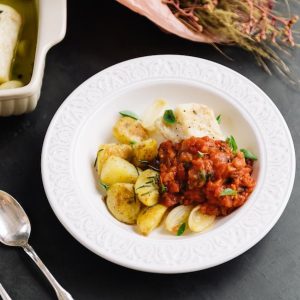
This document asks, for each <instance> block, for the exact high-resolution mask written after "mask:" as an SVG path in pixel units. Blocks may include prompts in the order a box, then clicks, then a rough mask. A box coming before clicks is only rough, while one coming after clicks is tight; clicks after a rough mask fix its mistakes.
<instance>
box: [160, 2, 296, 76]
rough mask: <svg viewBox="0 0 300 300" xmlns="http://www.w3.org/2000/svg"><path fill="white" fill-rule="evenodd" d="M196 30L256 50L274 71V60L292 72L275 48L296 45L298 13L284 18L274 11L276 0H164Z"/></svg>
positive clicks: (277, 65)
mask: <svg viewBox="0 0 300 300" xmlns="http://www.w3.org/2000/svg"><path fill="white" fill-rule="evenodd" d="M162 2H163V3H165V4H167V5H168V7H169V8H170V9H171V11H172V12H173V14H174V15H175V16H176V17H177V18H178V19H179V20H180V21H181V22H183V23H184V24H185V25H186V26H187V27H188V28H189V29H190V30H192V31H193V32H195V33H201V34H205V35H207V36H209V37H211V38H212V39H213V40H214V41H216V43H221V44H231V45H237V46H240V47H242V48H244V49H246V50H248V51H250V52H252V53H253V54H254V55H255V57H256V59H257V61H258V63H259V64H260V65H261V66H262V67H263V68H264V69H265V70H266V71H268V72H269V73H270V70H269V68H268V66H267V63H266V62H267V61H271V62H273V63H274V64H275V66H276V67H277V68H279V69H280V71H281V72H283V73H284V74H285V75H287V76H289V77H290V72H289V69H288V67H287V66H286V64H285V63H284V61H283V60H282V59H281V58H280V56H279V55H278V54H277V53H276V52H275V50H274V49H276V48H277V49H279V50H282V51H285V48H287V47H294V46H295V41H294V37H293V32H292V27H293V25H294V24H295V23H296V22H297V21H298V16H293V17H289V18H284V17H282V16H280V15H279V14H277V13H275V12H274V6H275V2H274V0H162Z"/></svg>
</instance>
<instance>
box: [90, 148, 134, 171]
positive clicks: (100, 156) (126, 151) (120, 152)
mask: <svg viewBox="0 0 300 300" xmlns="http://www.w3.org/2000/svg"><path fill="white" fill-rule="evenodd" d="M112 155H114V156H118V157H121V158H124V159H126V160H129V161H130V160H131V159H132V155H133V150H132V147H131V146H129V145H124V144H123V145H120V144H104V145H100V147H99V150H98V153H97V158H96V163H95V167H96V170H97V174H98V176H100V174H101V171H102V167H103V164H104V163H105V162H106V160H107V159H108V158H109V157H110V156H112Z"/></svg>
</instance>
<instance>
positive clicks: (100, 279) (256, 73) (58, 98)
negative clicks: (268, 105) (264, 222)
mask: <svg viewBox="0 0 300 300" xmlns="http://www.w3.org/2000/svg"><path fill="white" fill-rule="evenodd" d="M0 2H1V1H0ZM101 2H103V3H102V5H103V9H101V10H99V9H93V5H94V4H95V1H91V0H86V1H84V5H82V4H83V2H82V1H74V0H72V1H69V3H68V4H69V7H68V9H69V11H68V14H69V15H68V31H67V36H66V38H65V40H64V41H63V42H62V43H61V44H59V45H58V46H56V47H55V48H53V49H52V50H51V51H50V52H49V55H48V57H47V64H46V70H45V78H44V83H43V89H42V96H41V99H40V102H39V105H38V107H37V109H36V110H35V112H33V113H31V114H29V115H25V116H20V117H10V118H2V119H1V118H0V158H1V159H0V169H1V173H0V188H1V189H3V190H6V191H8V192H10V193H11V194H13V195H14V196H15V197H16V198H17V199H18V200H19V201H20V202H21V204H22V205H23V207H24V208H25V210H26V211H27V213H28V215H29V217H30V219H31V222H32V227H33V231H32V237H31V244H32V245H33V246H34V248H35V249H36V251H37V252H38V253H39V255H40V256H41V258H42V259H43V260H44V262H45V263H46V265H47V266H48V268H49V269H50V270H51V271H52V272H53V274H54V275H55V277H56V278H57V280H58V281H59V282H60V283H61V284H62V285H63V286H64V287H65V288H66V289H68V290H69V291H70V292H71V293H72V295H73V296H74V298H75V299H83V300H88V299H138V298H140V299H155V298H156V299H203V300H204V299H216V300H219V299H223V300H227V299H243V300H250V299H255V300H257V299H272V300H273V299H282V300H295V299H300V218H299V215H300V201H299V196H300V186H299V184H297V183H298V182H299V174H297V175H296V184H295V187H294V190H293V193H292V196H291V199H290V201H289V203H288V206H287V208H286V210H285V211H284V213H283V215H282V217H281V218H280V220H279V221H278V223H277V224H276V226H275V227H274V228H273V229H272V230H271V232H270V233H269V234H268V235H267V236H266V237H265V238H264V239H263V240H262V241H261V242H260V243H259V244H257V245H256V246H255V247H253V248H252V249H251V250H249V251H247V252H246V253H245V254H243V255H241V256H239V257H238V258H236V259H234V260H232V261H230V262H228V263H226V264H223V265H221V266H218V267H215V268H212V269H209V270H205V271H201V272H195V273H190V274H181V275H180V274H179V275H156V274H147V273H140V272H137V271H132V270H128V269H125V268H122V267H119V266H117V265H114V264H112V263H110V262H107V261H105V260H103V259H101V258H100V257H97V256H96V255H94V254H93V253H91V252H89V251H88V250H87V249H85V248H84V247H82V246H81V245H80V244H79V243H78V242H77V241H76V240H74V239H73V238H72V237H71V236H70V234H69V233H68V232H67V231H66V230H65V229H64V228H63V226H62V225H61V224H60V223H59V221H58V220H57V219H56V217H55V215H54V213H53V212H52V210H51V208H50V206H49V203H48V201H47V198H46V196H45V193H44V189H43V185H42V180H41V171H40V156H41V150H42V143H43V139H44V135H45V133H46V130H47V127H48V125H49V123H50V121H51V118H52V117H53V115H54V113H55V112H56V110H57V109H58V107H59V106H60V104H61V103H62V102H63V100H64V99H65V98H66V97H67V96H68V95H69V94H70V93H71V92H72V91H73V90H74V89H75V88H76V87H77V86H78V85H79V84H80V83H82V82H83V81H84V80H85V79H87V78H88V77H90V76H91V75H93V74H95V73H96V72H98V71H101V70H103V69H104V68H106V67H108V66H111V65H113V64H115V63H118V62H120V61H123V60H127V59H130V58H134V57H138V56H145V55H152V54H185V55H192V56H199V57H202V58H206V59H209V60H212V61H215V62H218V63H221V64H223V65H226V66H228V67H230V68H232V69H234V70H236V71H238V72H240V73H241V74H243V75H245V76H246V77H248V78H249V79H250V80H252V81H253V82H254V83H256V84H257V85H258V86H260V87H261V88H262V89H263V90H264V91H265V92H266V93H267V94H268V95H269V96H270V97H271V98H272V99H273V101H274V102H275V103H276V105H277V106H278V108H279V109H280V111H281V113H282V114H283V116H284V118H285V120H286V121H287V123H288V126H289V128H290V130H291V133H292V136H293V139H294V143H295V147H296V154H297V158H298V157H299V154H300V153H299V151H300V150H299V149H300V148H299V146H300V135H299V132H300V131H299V130H300V116H299V113H300V105H299V104H300V99H299V92H296V91H294V90H292V89H291V88H290V87H288V86H287V85H285V84H284V83H283V82H282V81H281V80H280V79H278V78H277V77H269V76H268V75H266V74H265V73H263V72H262V71H261V70H260V69H259V68H258V67H257V66H256V65H255V63H254V61H253V60H252V58H251V57H250V56H249V55H248V54H246V53H245V52H243V51H241V50H239V49H235V48H231V49H226V51H227V54H229V55H231V56H232V57H234V58H235V60H234V61H233V62H231V61H229V60H227V59H226V58H224V57H223V56H221V55H220V54H219V53H218V52H216V51H215V50H214V49H213V48H212V47H210V46H207V45H198V44H194V43H191V42H188V41H184V40H182V39H180V38H177V37H174V36H171V35H166V34H164V33H162V32H161V31H160V30H159V29H158V28H156V27H155V26H154V25H152V24H151V23H150V22H148V21H146V20H145V19H144V18H142V17H140V16H138V15H135V14H134V13H132V12H130V11H128V10H127V9H125V8H123V7H121V6H120V5H118V4H117V3H115V1H111V0H105V1H101ZM90 8H91V10H90ZM292 60H293V61H294V65H295V66H300V52H299V51H298V52H296V53H294V58H292ZM298 69H299V68H298ZM297 170H298V168H297ZM278 176H284V174H278ZM0 282H1V283H2V284H3V285H4V286H5V288H6V289H7V291H8V292H9V293H10V295H11V296H12V298H13V299H16V300H18V299H20V300H21V299H25V300H27V299H30V300H31V299H32V300H35V299H36V300H41V299H43V300H44V299H45V300H47V299H55V295H54V293H53V292H52V289H51V287H50V286H49V285H48V283H47V282H46V280H45V279H44V278H43V276H42V275H41V273H40V272H39V271H38V270H37V269H36V267H35V266H34V265H33V263H32V262H31V261H29V258H28V257H27V256H26V255H25V253H23V252H22V251H21V250H20V249H12V248H8V247H4V246H0Z"/></svg>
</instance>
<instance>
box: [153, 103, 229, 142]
mask: <svg viewBox="0 0 300 300" xmlns="http://www.w3.org/2000/svg"><path fill="white" fill-rule="evenodd" d="M174 115H175V117H176V122H175V124H173V125H167V124H165V122H164V121H163V118H160V119H158V120H157V122H156V128H157V129H158V130H159V131H160V133H161V134H162V135H163V136H164V137H165V138H166V139H169V140H172V141H174V142H179V141H180V140H182V139H186V138H189V137H192V136H195V137H203V136H209V137H211V138H214V139H216V140H223V139H224V136H223V134H222V131H221V128H220V126H219V124H218V122H217V121H216V117H215V114H214V112H213V110H212V109H211V108H209V107H208V106H206V105H203V104H198V103H186V104H181V105H178V107H177V108H176V109H175V110H174Z"/></svg>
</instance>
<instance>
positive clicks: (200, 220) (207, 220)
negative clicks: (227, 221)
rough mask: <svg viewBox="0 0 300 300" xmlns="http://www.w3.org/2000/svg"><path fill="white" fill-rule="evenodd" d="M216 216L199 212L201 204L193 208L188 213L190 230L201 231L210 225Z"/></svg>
mask: <svg viewBox="0 0 300 300" xmlns="http://www.w3.org/2000/svg"><path fill="white" fill-rule="evenodd" d="M215 218H216V216H214V215H206V214H203V213H202V212H201V205H197V206H196V207H194V208H193V210H192V211H191V213H190V215H189V219H188V225H189V228H190V230H191V231H194V232H201V231H203V230H205V229H207V228H208V227H209V226H211V225H212V224H213V223H214V221H215Z"/></svg>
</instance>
